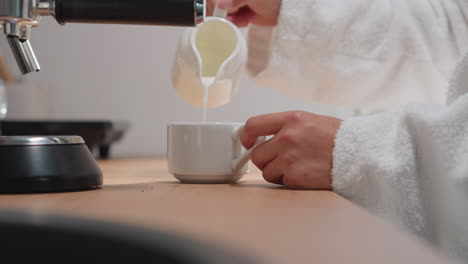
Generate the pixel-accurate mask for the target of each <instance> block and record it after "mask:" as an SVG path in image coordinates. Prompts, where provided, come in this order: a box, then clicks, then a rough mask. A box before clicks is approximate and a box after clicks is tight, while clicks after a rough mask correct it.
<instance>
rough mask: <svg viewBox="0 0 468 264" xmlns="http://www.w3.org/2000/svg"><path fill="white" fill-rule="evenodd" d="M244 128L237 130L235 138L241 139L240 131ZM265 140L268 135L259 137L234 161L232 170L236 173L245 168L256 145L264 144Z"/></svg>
mask: <svg viewBox="0 0 468 264" xmlns="http://www.w3.org/2000/svg"><path fill="white" fill-rule="evenodd" d="M242 129H243V127H241V128H239V129H238V130H237V132H236V133H234V140H239V132H240V131H241V130H242ZM265 141H266V137H264V136H261V137H258V138H257V140H256V141H255V143H254V144H253V146H252V147H251V148H250V149H248V150H247V151H245V152H244V153H242V155H240V156H239V157H238V158H236V159H234V160H233V161H232V171H233V173H234V174H235V173H237V172H239V171H240V170H242V168H244V166H245V164H247V162H249V160H250V157H251V156H252V151H253V150H254V149H255V148H256V147H258V145H260V144H262V143H263V142H265Z"/></svg>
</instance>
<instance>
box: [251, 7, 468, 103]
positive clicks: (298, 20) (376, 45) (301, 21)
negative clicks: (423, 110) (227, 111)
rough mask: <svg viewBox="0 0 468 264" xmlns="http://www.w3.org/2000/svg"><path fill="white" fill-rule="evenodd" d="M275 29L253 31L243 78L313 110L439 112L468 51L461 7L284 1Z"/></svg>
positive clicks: (463, 12)
mask: <svg viewBox="0 0 468 264" xmlns="http://www.w3.org/2000/svg"><path fill="white" fill-rule="evenodd" d="M282 5H283V6H282V9H281V12H280V19H279V24H278V26H277V27H276V28H264V27H259V26H251V28H250V30H249V35H248V39H249V61H248V65H247V70H248V72H249V73H250V75H251V76H252V77H254V80H255V81H256V82H257V83H258V84H260V85H264V86H268V87H275V88H279V89H281V90H284V91H285V92H287V93H288V94H290V95H292V96H296V97H299V98H301V99H304V100H308V101H313V102H315V103H324V104H336V105H339V106H345V107H352V108H366V110H369V111H372V110H382V109H389V108H392V107H395V106H400V105H404V104H407V103H412V102H432V103H438V104H443V103H444V102H445V91H446V88H447V86H448V82H449V78H450V75H451V73H452V72H453V69H454V67H455V65H456V62H457V61H458V60H459V59H460V57H461V56H462V55H463V54H464V53H465V52H466V51H467V49H468V28H467V23H466V17H465V15H466V12H465V11H467V10H468V1H465V0H460V1H454V0H411V1H409V0H283V4H282Z"/></svg>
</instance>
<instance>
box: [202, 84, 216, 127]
mask: <svg viewBox="0 0 468 264" xmlns="http://www.w3.org/2000/svg"><path fill="white" fill-rule="evenodd" d="M201 80H202V83H203V86H204V90H203V123H205V122H206V121H207V119H208V95H209V93H210V87H211V85H213V82H214V80H215V77H202V78H201Z"/></svg>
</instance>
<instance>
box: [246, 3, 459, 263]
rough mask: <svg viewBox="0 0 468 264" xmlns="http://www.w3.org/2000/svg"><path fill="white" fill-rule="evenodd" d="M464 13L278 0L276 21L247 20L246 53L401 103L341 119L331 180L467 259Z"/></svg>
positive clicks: (309, 85)
mask: <svg viewBox="0 0 468 264" xmlns="http://www.w3.org/2000/svg"><path fill="white" fill-rule="evenodd" d="M467 13H468V0H460V1H455V0H308V1H305V0H283V6H282V11H281V17H280V22H279V26H278V27H277V28H261V27H252V28H251V29H250V31H249V49H250V54H249V57H250V58H249V63H248V69H249V72H250V74H251V75H252V76H253V77H254V78H255V80H256V81H257V82H258V83H260V84H263V85H265V86H270V87H276V88H280V89H282V90H284V91H286V92H288V93H289V94H291V95H296V96H299V97H301V98H304V99H306V100H310V101H313V102H322V103H332V104H336V105H340V106H343V105H345V106H351V107H367V108H368V109H376V110H379V109H385V108H391V107H395V106H398V105H405V106H400V107H395V108H394V110H392V111H388V112H383V113H378V114H374V115H369V116H363V117H356V118H350V119H348V120H345V121H344V122H343V124H342V126H341V128H340V130H339V131H338V134H337V137H336V142H335V149H334V153H333V171H332V176H333V187H334V190H335V191H336V192H337V193H339V194H341V195H343V196H344V197H347V198H349V199H350V200H352V201H353V202H355V203H356V204H359V205H361V206H363V207H365V208H367V209H368V210H370V211H371V212H373V213H375V214H377V215H379V216H381V217H383V218H385V219H388V220H390V221H392V222H393V223H396V224H398V225H399V226H401V227H402V228H404V229H406V230H408V231H410V232H412V233H414V234H417V235H418V236H420V237H422V238H425V239H426V240H427V241H430V242H431V243H433V245H435V246H437V247H439V248H441V249H443V250H445V252H447V253H448V254H450V255H453V256H455V257H458V258H461V259H462V260H464V261H465V262H468V206H467V203H468V93H467V92H468V56H467V57H466V58H465V59H464V60H461V58H462V57H463V56H464V54H465V53H466V52H467V48H468V28H467V27H468V20H467V18H466V17H468V15H467ZM458 62H459V63H458ZM457 64H458V66H456V65H457ZM450 80H451V81H450ZM449 82H451V83H450V84H451V85H450V89H449V91H448V94H447V98H445V96H444V95H443V94H444V93H445V91H446V90H447V87H448V86H449ZM445 99H447V104H440V103H441V102H443V101H444V100H445ZM418 102H426V103H418ZM407 103H410V104H407ZM434 103H439V104H434Z"/></svg>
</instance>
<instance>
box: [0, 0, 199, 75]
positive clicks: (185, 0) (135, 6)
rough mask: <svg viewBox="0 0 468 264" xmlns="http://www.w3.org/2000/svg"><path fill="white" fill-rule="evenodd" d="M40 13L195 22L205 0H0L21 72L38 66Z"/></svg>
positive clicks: (112, 20)
mask: <svg viewBox="0 0 468 264" xmlns="http://www.w3.org/2000/svg"><path fill="white" fill-rule="evenodd" d="M42 16H53V17H54V18H55V20H56V21H57V22H58V23H59V24H62V25H64V24H65V23H101V24H134V25H161V26H194V25H196V24H198V23H200V22H202V21H203V18H204V16H205V1H204V0H0V28H3V31H4V34H5V35H6V37H7V39H8V43H9V45H10V48H11V50H12V52H13V55H14V57H15V59H16V62H17V63H18V67H19V68H20V70H21V72H22V73H23V74H27V73H30V72H35V71H39V70H40V66H39V62H38V60H37V58H36V55H35V54H34V50H33V49H32V47H31V44H30V42H29V38H30V35H31V29H32V28H33V27H35V26H38V25H39V23H40V19H41V17H42Z"/></svg>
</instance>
